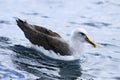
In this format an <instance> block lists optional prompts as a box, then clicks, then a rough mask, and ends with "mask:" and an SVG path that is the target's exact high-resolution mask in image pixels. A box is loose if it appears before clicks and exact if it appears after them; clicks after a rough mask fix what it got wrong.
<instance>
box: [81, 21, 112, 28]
mask: <svg viewBox="0 0 120 80" xmlns="http://www.w3.org/2000/svg"><path fill="white" fill-rule="evenodd" d="M82 24H83V25H88V26H91V27H95V28H101V27H108V26H109V25H111V24H109V23H104V22H85V23H82Z"/></svg>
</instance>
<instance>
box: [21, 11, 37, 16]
mask: <svg viewBox="0 0 120 80" xmlns="http://www.w3.org/2000/svg"><path fill="white" fill-rule="evenodd" d="M22 14H25V15H35V16H36V15H39V13H37V12H30V13H25V12H22Z"/></svg>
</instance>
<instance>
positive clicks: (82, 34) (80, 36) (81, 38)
mask: <svg viewBox="0 0 120 80" xmlns="http://www.w3.org/2000/svg"><path fill="white" fill-rule="evenodd" d="M71 36H72V40H74V41H76V42H80V43H85V42H87V43H90V44H91V45H92V46H93V47H94V48H96V43H94V42H93V41H92V40H91V39H90V38H89V37H88V35H87V31H86V30H85V29H82V28H77V29H74V30H73V31H72V34H71Z"/></svg>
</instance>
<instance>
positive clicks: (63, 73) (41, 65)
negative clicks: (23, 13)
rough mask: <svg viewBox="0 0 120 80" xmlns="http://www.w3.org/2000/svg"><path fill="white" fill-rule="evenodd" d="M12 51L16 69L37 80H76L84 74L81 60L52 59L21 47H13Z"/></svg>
mask: <svg viewBox="0 0 120 80" xmlns="http://www.w3.org/2000/svg"><path fill="white" fill-rule="evenodd" d="M10 49H12V51H14V52H15V53H16V54H14V55H13V56H12V61H13V63H14V65H15V66H16V68H17V69H19V70H23V71H27V72H28V73H31V74H33V75H35V76H37V77H39V79H37V80H76V79H77V77H80V76H81V74H82V73H81V66H80V63H79V60H74V61H62V60H56V59H52V58H50V57H47V56H45V55H44V54H43V53H41V52H38V51H36V50H34V49H32V48H27V47H24V46H21V45H14V46H11V47H10ZM58 70H59V71H58ZM51 72H54V73H51ZM56 74H58V75H56Z"/></svg>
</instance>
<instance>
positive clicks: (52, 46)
mask: <svg viewBox="0 0 120 80" xmlns="http://www.w3.org/2000/svg"><path fill="white" fill-rule="evenodd" d="M16 22H17V25H18V26H19V28H20V29H21V30H22V31H23V32H24V35H25V37H26V38H27V39H28V40H29V41H30V42H31V43H32V44H34V45H38V46H42V47H44V48H45V49H46V50H52V51H54V52H55V53H57V54H58V53H59V54H60V55H72V54H75V53H80V52H81V51H82V48H83V47H84V43H85V42H88V43H90V44H91V45H93V47H96V44H95V43H94V42H93V41H91V40H90V38H89V37H88V36H87V32H86V31H85V30H84V29H81V28H77V29H75V30H73V31H72V34H71V40H70V43H68V42H67V41H65V40H64V39H63V38H62V37H61V36H60V35H59V34H58V33H56V32H53V31H51V30H49V29H46V28H45V27H42V26H38V25H32V24H29V23H27V22H26V21H23V20H21V19H19V18H18V19H16Z"/></svg>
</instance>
